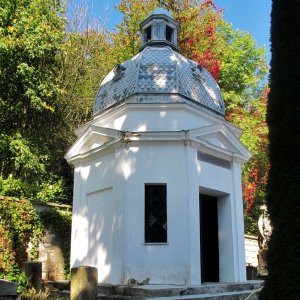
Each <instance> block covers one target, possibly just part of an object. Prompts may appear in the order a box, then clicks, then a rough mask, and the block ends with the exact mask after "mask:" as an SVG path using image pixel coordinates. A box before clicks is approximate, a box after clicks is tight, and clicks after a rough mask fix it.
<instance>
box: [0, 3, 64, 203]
mask: <svg viewBox="0 0 300 300" xmlns="http://www.w3.org/2000/svg"><path fill="white" fill-rule="evenodd" d="M0 7H1V9H0V66H1V67H0V114H1V115H0V191H1V194H10V195H12V196H23V195H24V196H27V197H34V196H35V195H36V193H37V192H38V191H39V190H40V189H42V188H43V186H45V185H47V187H48V188H49V187H51V186H52V184H53V183H56V182H58V181H57V180H58V177H60V175H61V174H64V173H65V172H66V164H65V163H64V162H63V157H62V155H61V154H62V148H64V147H61V145H62V144H63V145H65V143H64V140H63V139H62V138H61V137H60V136H59V134H58V131H59V128H60V126H61V125H62V124H63V119H62V118H61V114H60V113H59V112H58V107H59V101H58V99H59V96H60V95H61V90H60V88H59V85H58V82H57V79H56V78H57V74H58V72H59V66H60V65H59V63H58V59H57V57H58V54H59V53H60V51H61V47H62V43H63V41H64V36H65V33H64V18H63V17H62V15H61V7H60V5H59V2H58V1H56V0H43V1H41V0H32V1H29V0H18V1H16V0H0ZM61 182H62V181H61ZM63 189H64V187H63V184H62V185H61V186H60V188H59V189H58V190H63Z"/></svg>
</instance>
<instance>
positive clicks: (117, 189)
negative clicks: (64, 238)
mask: <svg viewBox="0 0 300 300" xmlns="http://www.w3.org/2000/svg"><path fill="white" fill-rule="evenodd" d="M120 151H121V152H122V155H121V156H119V157H118V154H117V153H116V155H113V156H110V159H111V160H113V161H112V162H111V161H104V160H103V161H92V162H90V163H89V164H90V165H86V166H85V167H83V168H82V171H83V176H81V183H80V184H81V185H83V187H82V190H83V191H84V192H83V193H82V194H83V195H82V196H83V197H84V198H85V199H80V201H81V202H80V203H74V208H75V210H74V215H73V220H72V222H73V223H72V226H73V227H74V228H73V233H72V239H73V240H72V252H71V253H72V258H71V259H72V261H71V267H78V266H92V267H96V268H97V269H98V282H106V283H120V282H121V280H122V278H121V276H122V275H121V274H122V268H123V255H124V254H123V253H124V234H123V230H124V210H125V208H124V205H125V204H124V201H123V198H124V197H123V195H124V192H125V181H126V180H128V179H129V178H130V176H132V174H133V173H134V172H135V163H136V161H135V158H134V157H133V156H134V155H136V154H137V152H138V151H139V150H138V148H137V147H133V148H132V149H131V148H129V149H124V148H123V149H121V150H120ZM91 164H93V165H91ZM116 166H117V167H116ZM114 174H117V175H115V176H114ZM91 182H92V183H91ZM85 186H86V187H87V186H89V188H91V187H93V189H92V188H91V189H92V190H93V191H92V192H88V193H86V192H85V191H86V190H88V188H86V187H85ZM101 186H108V187H105V188H101ZM97 188H98V189H97ZM84 194H85V195H84ZM78 202H79V200H78Z"/></svg>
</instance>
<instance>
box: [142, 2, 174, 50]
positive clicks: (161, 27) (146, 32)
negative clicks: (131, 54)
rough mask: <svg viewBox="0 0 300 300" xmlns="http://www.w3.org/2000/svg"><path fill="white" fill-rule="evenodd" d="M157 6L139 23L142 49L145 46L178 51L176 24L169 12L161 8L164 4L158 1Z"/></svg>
mask: <svg viewBox="0 0 300 300" xmlns="http://www.w3.org/2000/svg"><path fill="white" fill-rule="evenodd" d="M158 2H159V6H158V7H157V8H155V9H154V10H153V11H152V12H151V13H149V14H148V15H147V17H146V19H145V20H144V21H143V22H142V23H141V32H142V48H141V50H142V49H143V48H144V47H146V46H170V47H172V48H173V49H174V50H176V51H178V50H179V49H178V47H177V29H178V24H177V22H176V21H175V20H174V19H173V15H172V13H171V11H169V10H167V9H165V8H163V7H162V6H163V5H164V6H166V3H165V2H164V1H163V0H159V1H158Z"/></svg>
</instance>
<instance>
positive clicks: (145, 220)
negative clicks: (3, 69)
mask: <svg viewBox="0 0 300 300" xmlns="http://www.w3.org/2000/svg"><path fill="white" fill-rule="evenodd" d="M150 186H152V187H155V186H164V187H165V191H164V199H163V201H164V202H165V203H164V206H165V207H164V208H165V212H164V218H165V222H164V223H165V225H166V229H165V238H164V240H163V241H149V238H148V239H147V229H148V228H147V227H148V225H147V211H146V208H147V203H146V201H147V199H146V197H147V191H146V189H147V187H150ZM162 227H163V226H162ZM167 244H168V189H167V183H145V184H144V245H167Z"/></svg>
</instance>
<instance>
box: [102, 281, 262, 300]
mask: <svg viewBox="0 0 300 300" xmlns="http://www.w3.org/2000/svg"><path fill="white" fill-rule="evenodd" d="M262 283H263V281H254V280H253V281H248V282H245V283H213V284H208V283H206V284H203V285H201V286H199V287H186V286H174V285H170V286H162V285H145V286H132V287H129V286H113V285H100V286H99V287H98V292H99V297H100V298H99V299H211V300H213V299H245V298H246V297H247V296H248V295H249V294H251V292H252V291H255V290H257V289H259V288H260V287H261V286H262ZM101 297H102V298H101ZM105 297H106V298H105ZM121 297H122V298H121ZM214 297H217V298H214ZM222 297H223V298H222ZM224 297H225V298H224ZM226 297H227V298H226ZM228 297H231V298H228ZM252 298H253V297H252ZM253 299H255V298H253ZM251 300H252V299H251Z"/></svg>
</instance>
